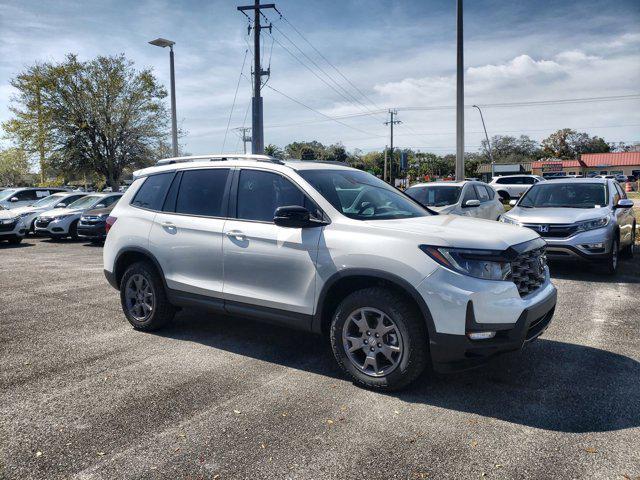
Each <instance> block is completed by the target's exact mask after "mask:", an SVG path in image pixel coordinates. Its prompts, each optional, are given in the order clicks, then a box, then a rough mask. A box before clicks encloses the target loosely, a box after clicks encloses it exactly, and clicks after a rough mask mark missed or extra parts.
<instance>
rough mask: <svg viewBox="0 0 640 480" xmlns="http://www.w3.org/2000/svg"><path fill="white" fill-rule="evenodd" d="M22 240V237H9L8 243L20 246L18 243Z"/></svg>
mask: <svg viewBox="0 0 640 480" xmlns="http://www.w3.org/2000/svg"><path fill="white" fill-rule="evenodd" d="M22 239H23V237H18V236H16V237H11V238H10V239H9V243H10V244H11V245H19V244H20V242H22Z"/></svg>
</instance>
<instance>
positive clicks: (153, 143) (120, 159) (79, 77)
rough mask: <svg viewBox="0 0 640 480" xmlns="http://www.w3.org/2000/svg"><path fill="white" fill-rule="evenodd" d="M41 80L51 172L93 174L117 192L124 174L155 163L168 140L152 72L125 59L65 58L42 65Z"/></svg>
mask: <svg viewBox="0 0 640 480" xmlns="http://www.w3.org/2000/svg"><path fill="white" fill-rule="evenodd" d="M27 72H28V71H27ZM39 74H41V75H42V77H43V78H44V79H45V80H44V82H43V87H42V89H41V102H42V107H43V109H44V111H45V112H47V115H48V116H47V119H48V120H49V121H50V130H49V133H50V135H51V142H52V144H53V146H54V150H55V155H54V156H53V157H52V165H53V166H54V168H57V169H59V170H62V171H64V172H67V173H68V172H73V173H76V174H81V173H83V172H96V173H98V174H100V175H102V176H104V178H105V180H106V183H107V184H108V185H109V186H111V187H112V188H114V189H115V188H117V187H118V186H119V184H120V180H121V177H122V175H123V172H124V171H125V169H135V168H139V167H143V166H146V165H149V164H151V163H152V162H153V161H155V160H156V154H157V152H158V150H159V149H158V148H157V147H158V145H161V142H162V139H164V138H166V136H167V134H168V131H167V128H166V127H167V120H168V114H167V109H166V105H165V103H164V102H163V99H164V98H165V97H166V95H167V93H166V90H165V89H164V88H163V87H162V86H161V85H159V84H158V82H157V80H156V79H155V77H154V76H153V74H152V72H151V71H150V70H148V69H145V70H141V71H136V70H135V69H134V66H133V62H131V61H129V60H127V59H126V58H125V57H124V55H118V56H112V57H102V56H101V57H97V58H96V59H94V60H91V61H88V62H81V61H79V60H78V58H77V56H75V55H68V56H67V58H66V60H65V61H64V62H62V63H58V64H44V65H41V66H40V70H39ZM24 107H25V108H26V107H27V106H26V105H24ZM160 150H161V149H160Z"/></svg>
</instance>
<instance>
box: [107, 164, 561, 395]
mask: <svg viewBox="0 0 640 480" xmlns="http://www.w3.org/2000/svg"><path fill="white" fill-rule="evenodd" d="M134 178H135V180H134V182H133V184H132V185H131V187H130V188H129V189H128V190H127V192H126V193H125V194H124V196H123V198H122V200H121V201H120V202H118V204H117V205H116V206H115V208H114V209H113V211H112V212H111V215H110V216H109V217H108V218H107V221H106V225H107V228H108V230H109V231H108V233H107V239H106V242H105V246H104V270H105V275H106V277H107V279H108V280H109V282H110V283H111V285H113V286H114V287H115V288H117V289H119V290H120V301H121V303H122V309H123V311H124V314H125V316H126V318H127V319H128V320H129V322H130V323H131V324H132V325H133V327H134V328H136V329H139V330H145V331H147V330H154V329H157V328H160V327H161V326H163V325H164V324H165V323H167V322H169V321H170V320H171V319H172V318H173V315H174V313H175V311H176V307H184V306H199V307H206V308H208V309H210V310H213V311H217V312H221V313H226V314H235V315H241V316H245V317H247V316H248V317H256V318H258V319H261V320H265V321H268V322H275V323H280V324H284V325H288V326H291V327H295V328H299V329H303V330H309V331H312V332H316V333H319V334H323V335H326V336H327V337H329V339H330V341H331V345H332V348H333V352H334V356H335V358H336V360H337V362H338V364H339V365H340V366H341V367H342V368H343V369H344V370H345V372H347V373H348V374H349V375H350V376H351V377H352V378H353V379H354V380H355V381H356V382H357V383H359V384H361V385H365V386H368V387H375V388H381V389H385V388H386V389H396V388H401V387H403V386H404V385H407V384H408V383H409V382H411V381H412V380H414V379H416V378H417V377H418V376H419V375H420V373H421V372H422V371H423V369H424V368H425V366H426V365H427V364H428V363H430V362H432V363H433V365H434V367H435V368H436V370H440V371H442V370H450V369H453V368H464V367H469V366H472V365H475V364H476V363H477V362H479V361H483V360H486V359H487V358H489V357H490V356H492V355H494V354H496V353H500V352H505V351H510V350H518V349H520V348H521V347H522V346H523V345H524V344H526V343H528V342H530V341H532V340H534V339H535V338H537V337H538V336H539V335H541V334H542V332H543V331H544V330H545V329H546V328H547V326H548V325H549V322H550V321H551V317H552V316H553V312H554V308H555V304H556V290H555V288H554V286H553V285H552V283H551V281H550V279H549V271H548V268H547V267H546V264H545V256H544V249H545V242H544V240H542V239H541V238H540V236H539V235H538V234H537V233H536V232H534V231H532V230H529V229H524V228H517V227H513V226H511V225H505V224H501V223H498V222H488V221H486V220H478V219H472V218H466V217H460V216H452V215H437V214H435V212H431V211H429V210H427V209H425V208H424V207H422V206H421V205H420V204H418V203H417V202H415V201H414V200H412V199H411V198H410V197H408V196H406V195H405V194H403V193H402V192H401V191H399V190H397V189H395V188H393V187H391V186H389V185H387V184H386V183H385V182H383V181H382V180H380V179H378V178H376V177H374V176H373V175H370V174H368V173H366V172H363V171H360V170H356V169H353V168H349V167H346V166H342V165H336V164H330V163H322V162H302V161H286V162H282V161H279V160H276V159H273V158H270V157H266V156H242V155H240V156H232V157H229V156H216V155H212V156H207V157H195V158H179V159H169V160H166V161H162V162H161V163H160V165H158V166H156V167H151V168H148V169H145V170H142V171H139V172H136V173H135V174H134Z"/></svg>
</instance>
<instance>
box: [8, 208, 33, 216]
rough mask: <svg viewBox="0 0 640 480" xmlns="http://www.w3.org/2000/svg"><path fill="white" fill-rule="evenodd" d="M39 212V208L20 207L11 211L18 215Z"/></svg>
mask: <svg viewBox="0 0 640 480" xmlns="http://www.w3.org/2000/svg"><path fill="white" fill-rule="evenodd" d="M37 210H38V207H18V208H12V209H11V211H12V212H14V213H15V214H17V215H21V214H23V213H33V212H35V211H37Z"/></svg>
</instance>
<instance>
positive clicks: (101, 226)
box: [78, 222, 107, 240]
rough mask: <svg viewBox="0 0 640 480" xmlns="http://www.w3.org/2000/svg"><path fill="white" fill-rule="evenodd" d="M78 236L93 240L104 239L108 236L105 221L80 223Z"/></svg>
mask: <svg viewBox="0 0 640 480" xmlns="http://www.w3.org/2000/svg"><path fill="white" fill-rule="evenodd" d="M78 236H80V237H83V238H90V239H92V240H104V239H105V238H107V232H106V230H105V223H104V222H102V223H95V224H84V223H82V222H80V223H78Z"/></svg>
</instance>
